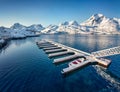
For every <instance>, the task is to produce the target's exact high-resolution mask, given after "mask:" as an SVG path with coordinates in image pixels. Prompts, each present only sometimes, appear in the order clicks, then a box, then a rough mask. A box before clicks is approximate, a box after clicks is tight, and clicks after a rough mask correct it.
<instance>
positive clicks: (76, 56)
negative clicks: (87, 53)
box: [53, 55, 83, 64]
mask: <svg viewBox="0 0 120 92" xmlns="http://www.w3.org/2000/svg"><path fill="white" fill-rule="evenodd" d="M82 57H83V56H79V55H70V56H67V57H63V58H58V59H54V61H53V63H55V64H56V63H61V62H65V61H69V60H73V59H76V58H82Z"/></svg>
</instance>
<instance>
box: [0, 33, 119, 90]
mask: <svg viewBox="0 0 120 92" xmlns="http://www.w3.org/2000/svg"><path fill="white" fill-rule="evenodd" d="M40 39H51V40H53V41H56V42H60V43H62V44H65V45H67V46H70V47H74V48H76V49H80V50H83V51H86V52H93V51H97V50H102V49H106V48H110V47H114V46H120V36H119V35H108V36H106V35H101V36H98V35H82V36H81V35H41V36H40V37H34V38H27V39H22V40H12V41H11V42H10V43H9V45H8V46H7V48H5V49H3V50H2V51H1V53H0V92H120V55H115V56H110V57H106V58H108V59H111V60H112V63H111V65H110V67H109V68H108V69H107V70H105V69H103V68H100V67H99V66H88V67H86V68H84V69H82V70H78V71H76V72H74V73H73V74H71V75H69V76H66V77H64V76H63V75H62V74H61V70H62V69H63V68H65V67H67V63H63V64H61V65H57V66H56V65H54V64H52V62H53V59H49V58H48V57H47V55H46V54H45V53H44V51H43V50H42V49H39V48H38V47H37V45H36V41H39V40H40Z"/></svg>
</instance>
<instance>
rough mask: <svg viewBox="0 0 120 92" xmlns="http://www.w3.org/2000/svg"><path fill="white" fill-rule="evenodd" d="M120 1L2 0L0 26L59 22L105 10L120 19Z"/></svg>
mask: <svg viewBox="0 0 120 92" xmlns="http://www.w3.org/2000/svg"><path fill="white" fill-rule="evenodd" d="M119 9H120V0H0V26H8V27H9V26H11V25H12V24H14V23H16V22H19V23H21V24H23V25H31V24H42V25H44V26H47V25H49V24H59V23H60V22H64V21H71V20H76V21H78V22H79V23H80V22H83V21H85V20H86V19H88V18H89V17H90V16H91V15H93V14H96V13H102V14H104V15H105V16H107V17H117V18H120V11H119Z"/></svg>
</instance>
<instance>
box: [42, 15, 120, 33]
mask: <svg viewBox="0 0 120 92" xmlns="http://www.w3.org/2000/svg"><path fill="white" fill-rule="evenodd" d="M56 26H57V25H56ZM119 31H120V19H118V18H108V17H106V16H104V15H103V14H94V15H92V16H91V17H90V18H89V19H88V20H86V21H85V22H83V23H80V24H79V23H78V22H77V21H70V22H67V21H65V22H63V23H60V24H59V25H58V26H57V27H56V28H55V29H54V30H51V27H47V28H45V29H44V30H42V31H41V32H42V33H50V34H51V33H61V32H62V33H68V34H79V33H80V34H91V33H99V34H101V33H105V34H111V33H112V34H118V33H119Z"/></svg>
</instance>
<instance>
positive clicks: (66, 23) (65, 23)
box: [59, 21, 69, 26]
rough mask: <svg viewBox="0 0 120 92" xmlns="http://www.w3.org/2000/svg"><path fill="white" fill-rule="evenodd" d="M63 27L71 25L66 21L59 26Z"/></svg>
mask: <svg viewBox="0 0 120 92" xmlns="http://www.w3.org/2000/svg"><path fill="white" fill-rule="evenodd" d="M62 25H69V22H67V21H65V22H62V23H60V24H59V26H62Z"/></svg>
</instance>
